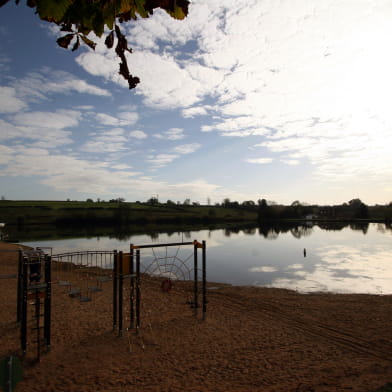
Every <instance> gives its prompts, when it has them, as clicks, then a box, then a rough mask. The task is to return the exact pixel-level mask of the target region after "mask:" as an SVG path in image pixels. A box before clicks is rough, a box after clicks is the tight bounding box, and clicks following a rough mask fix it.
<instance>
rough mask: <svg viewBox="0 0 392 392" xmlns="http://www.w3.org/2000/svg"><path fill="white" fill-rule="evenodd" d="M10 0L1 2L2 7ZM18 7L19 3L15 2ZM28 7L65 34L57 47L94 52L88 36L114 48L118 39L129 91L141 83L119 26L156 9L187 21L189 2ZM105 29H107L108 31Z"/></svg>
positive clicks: (108, 0) (68, 2)
mask: <svg viewBox="0 0 392 392" xmlns="http://www.w3.org/2000/svg"><path fill="white" fill-rule="evenodd" d="M9 1H10V0H0V7H2V6H3V5H5V4H6V3H8V2H9ZM15 3H16V4H19V0H15ZM27 5H28V6H29V7H31V8H34V9H35V12H36V14H37V15H38V17H39V18H40V19H42V20H45V21H47V22H50V23H54V24H56V25H58V26H59V27H60V30H61V31H62V32H64V33H65V35H63V36H62V37H60V38H58V39H57V43H58V45H60V46H61V47H62V48H65V49H67V48H68V47H69V46H70V45H71V43H72V51H75V50H77V49H78V48H79V47H80V44H81V43H84V44H85V45H87V46H88V47H90V48H91V49H93V50H94V49H95V46H96V43H95V42H94V41H93V40H91V39H90V38H89V37H88V35H89V34H90V33H94V34H95V35H96V36H97V37H102V36H106V38H105V45H106V46H107V48H109V49H112V48H113V46H114V43H115V38H116V39H117V43H116V47H115V52H116V54H117V56H118V57H119V58H120V64H119V65H120V68H119V74H120V75H121V76H122V77H123V78H124V79H125V80H126V81H127V82H128V86H129V88H130V89H133V88H135V87H136V85H137V84H138V83H139V82H140V80H139V78H138V77H137V76H133V75H131V73H130V72H129V68H128V63H127V59H126V56H125V53H126V52H128V53H132V49H130V48H128V43H127V39H126V38H125V36H124V35H123V34H122V32H121V30H120V27H119V25H118V23H120V24H121V23H124V22H129V21H130V20H136V19H137V18H138V17H141V18H148V17H149V16H150V15H152V14H153V12H154V9H155V8H162V9H164V10H165V11H166V12H167V13H168V14H169V15H170V16H172V17H173V18H174V19H184V18H185V17H186V16H187V15H188V5H189V1H188V0H89V1H86V0H27ZM105 27H106V29H105Z"/></svg>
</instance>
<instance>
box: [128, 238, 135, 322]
mask: <svg viewBox="0 0 392 392" xmlns="http://www.w3.org/2000/svg"><path fill="white" fill-rule="evenodd" d="M129 263H130V265H129V273H130V274H131V278H130V293H129V313H130V314H129V320H130V321H129V328H131V329H133V328H134V321H135V314H134V313H135V312H134V300H135V278H134V276H133V274H134V266H133V244H131V246H130V250H129Z"/></svg>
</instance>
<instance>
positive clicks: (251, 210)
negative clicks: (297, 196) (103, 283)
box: [0, 198, 392, 226]
mask: <svg viewBox="0 0 392 392" xmlns="http://www.w3.org/2000/svg"><path fill="white" fill-rule="evenodd" d="M284 220H294V221H295V220H298V221H303V220H309V221H310V220H311V221H321V222H322V221H357V220H365V221H379V222H380V221H382V222H387V223H388V222H391V221H392V203H389V204H386V205H374V206H367V205H366V204H365V203H363V202H362V201H361V200H360V199H352V200H350V201H349V202H347V203H343V204H341V205H332V206H318V205H308V204H305V203H301V202H299V201H294V202H293V203H291V204H290V205H281V204H277V203H273V202H268V201H266V200H265V199H260V200H258V201H257V202H253V201H245V202H242V203H239V202H236V201H230V200H229V199H224V201H223V202H222V203H221V204H215V205H200V204H198V203H190V200H189V199H187V200H185V202H184V203H179V202H177V203H174V202H172V201H170V200H168V201H167V202H166V203H160V202H158V200H157V199H154V198H151V199H149V200H148V201H147V202H144V203H142V202H135V203H129V202H125V200H124V199H123V198H118V199H113V200H110V201H108V202H103V201H96V202H94V201H92V200H91V199H88V200H86V201H10V200H4V199H2V200H0V222H4V223H6V224H7V225H18V226H23V225H38V224H50V225H56V226H60V225H68V226H70V225H76V226H80V225H106V226H112V225H118V226H129V225H146V224H158V225H159V224H162V225H163V224H177V225H192V224H198V225H203V224H210V223H233V222H238V223H245V222H253V223H259V224H260V223H261V224H262V223H265V222H275V221H284Z"/></svg>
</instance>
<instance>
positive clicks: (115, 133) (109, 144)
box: [81, 128, 128, 154]
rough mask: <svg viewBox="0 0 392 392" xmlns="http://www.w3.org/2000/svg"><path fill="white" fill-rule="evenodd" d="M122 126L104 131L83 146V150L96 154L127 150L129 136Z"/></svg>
mask: <svg viewBox="0 0 392 392" xmlns="http://www.w3.org/2000/svg"><path fill="white" fill-rule="evenodd" d="M124 133H125V132H124V130H123V129H122V128H113V129H109V130H105V131H102V132H100V133H98V134H94V136H93V137H92V138H91V139H90V140H88V141H87V142H86V143H85V144H84V145H82V146H81V150H82V151H86V152H91V153H95V154H105V153H115V152H120V151H124V150H127V146H126V143H127V140H128V139H127V138H126V137H125V136H124Z"/></svg>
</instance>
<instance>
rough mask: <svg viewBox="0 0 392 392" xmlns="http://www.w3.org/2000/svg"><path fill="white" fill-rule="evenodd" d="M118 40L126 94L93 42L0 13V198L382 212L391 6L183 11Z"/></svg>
mask: <svg viewBox="0 0 392 392" xmlns="http://www.w3.org/2000/svg"><path fill="white" fill-rule="evenodd" d="M122 30H123V32H124V33H126V35H127V38H128V42H129V46H130V47H132V49H133V54H130V55H129V56H128V64H129V66H130V68H131V73H132V74H134V75H137V76H139V77H140V79H141V83H140V84H139V85H138V87H137V88H136V89H135V90H131V91H130V90H128V88H127V84H126V82H125V81H124V80H122V78H121V77H120V76H119V75H118V60H117V58H116V57H115V54H114V51H109V50H107V49H106V48H105V46H104V45H103V43H102V42H101V41H100V40H99V39H98V42H99V44H98V46H97V48H96V50H95V52H93V51H91V50H90V49H88V48H80V49H79V50H78V51H76V52H71V51H67V50H64V49H62V48H60V47H58V46H57V44H56V39H57V37H58V36H59V33H58V29H56V27H55V26H51V25H50V24H48V23H46V22H43V21H40V20H39V19H38V18H37V17H36V16H35V15H34V14H33V11H32V10H31V9H29V8H27V7H26V6H25V5H24V4H22V3H21V4H20V5H19V6H16V5H15V4H14V3H13V2H12V3H9V4H7V5H6V6H4V7H3V8H0V195H1V196H4V197H6V198H8V199H38V200H39V199H45V200H47V199H53V200H65V199H68V198H69V199H72V200H85V199H86V198H93V199H94V200H95V199H97V198H100V199H101V200H102V199H103V200H108V199H111V198H117V197H123V198H125V199H126V200H127V201H136V200H140V201H145V200H147V199H149V198H150V197H152V196H154V197H156V196H157V195H158V197H159V200H160V201H162V202H164V201H166V200H168V199H170V200H173V201H181V202H183V201H184V200H185V199H187V198H189V199H191V201H198V202H200V203H201V204H205V203H207V200H210V201H211V202H213V203H215V202H221V201H222V200H223V199H224V198H230V199H231V200H238V201H244V200H254V201H256V200H258V199H260V198H265V199H267V200H271V201H275V202H278V203H284V204H289V203H291V202H292V201H294V200H299V201H301V202H307V203H318V204H338V203H339V204H340V203H343V202H346V201H348V200H350V199H353V198H357V197H359V198H361V199H362V200H363V201H364V202H365V203H367V204H375V203H381V204H384V203H387V202H390V201H391V200H392V154H391V150H392V149H391V147H392V118H391V109H390V102H391V101H392V99H391V98H392V96H391V95H392V73H391V69H392V51H391V49H390V48H391V37H392V4H391V2H390V1H383V0H378V1H373V0H357V1H355V2H353V1H351V0H340V1H336V0H324V1H322V2H321V1H309V0H295V1H293V0H281V1H267V0H254V1H249V0H239V1H225V2H222V1H218V0H216V1H207V0H206V1H203V0H199V1H196V0H195V1H193V2H192V4H191V6H190V12H189V15H188V17H187V18H186V19H185V20H184V21H175V20H173V19H172V18H170V17H169V16H167V15H166V14H165V13H164V12H161V11H159V10H158V11H156V12H155V13H154V15H153V16H152V17H150V18H149V19H143V20H142V19H141V20H138V21H136V22H131V23H128V24H125V25H123V27H122Z"/></svg>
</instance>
